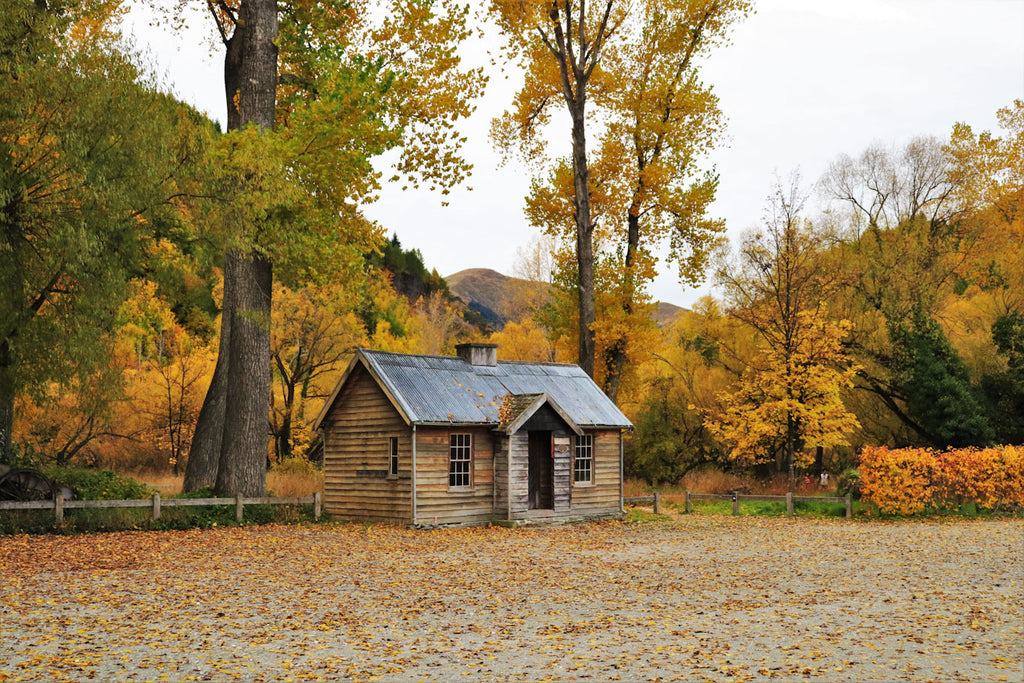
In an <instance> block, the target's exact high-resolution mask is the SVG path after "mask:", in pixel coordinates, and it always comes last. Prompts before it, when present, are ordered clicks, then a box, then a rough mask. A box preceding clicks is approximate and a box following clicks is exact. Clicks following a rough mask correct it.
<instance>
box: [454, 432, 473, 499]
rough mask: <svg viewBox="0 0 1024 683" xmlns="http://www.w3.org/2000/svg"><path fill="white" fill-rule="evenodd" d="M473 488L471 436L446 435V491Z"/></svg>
mask: <svg viewBox="0 0 1024 683" xmlns="http://www.w3.org/2000/svg"><path fill="white" fill-rule="evenodd" d="M472 488H473V435H472V434H470V433H469V432H452V433H450V434H449V435H448V490H449V491H468V490H470V489H472Z"/></svg>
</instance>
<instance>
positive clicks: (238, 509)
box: [0, 492, 322, 524]
mask: <svg viewBox="0 0 1024 683" xmlns="http://www.w3.org/2000/svg"><path fill="white" fill-rule="evenodd" d="M201 505H234V506H235V520H237V521H239V522H241V521H242V518H243V516H244V510H245V506H246V505H312V506H313V518H314V519H317V520H319V519H320V514H321V511H322V503H321V495H320V493H319V492H318V493H314V494H313V495H312V496H294V497H291V498H271V497H265V496H264V497H257V498H248V497H245V496H235V497H234V498H168V499H166V500H164V499H162V498H161V497H160V494H159V493H154V494H153V497H152V498H149V499H146V498H142V499H138V500H65V499H64V496H62V495H58V496H57V497H56V498H54V499H53V500H32V501H0V510H53V514H54V517H55V518H56V520H57V523H58V524H60V523H61V522H63V521H64V511H65V510H75V509H83V508H151V509H152V511H153V512H152V514H153V519H160V510H161V509H163V508H167V507H198V506H201Z"/></svg>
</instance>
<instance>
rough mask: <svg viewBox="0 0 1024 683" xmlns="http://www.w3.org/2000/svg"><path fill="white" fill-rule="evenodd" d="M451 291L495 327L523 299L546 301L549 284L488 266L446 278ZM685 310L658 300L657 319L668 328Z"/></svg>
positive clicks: (510, 316) (655, 313) (508, 317)
mask: <svg viewBox="0 0 1024 683" xmlns="http://www.w3.org/2000/svg"><path fill="white" fill-rule="evenodd" d="M445 281H446V282H447V283H448V290H449V291H450V292H451V293H452V294H454V295H455V296H457V297H458V298H460V299H462V300H463V301H464V302H466V305H467V306H469V308H470V309H471V310H474V311H476V312H478V313H479V314H480V315H482V316H483V317H484V318H486V319H487V321H488V322H490V323H491V324H492V325H494V326H495V327H496V328H499V329H500V328H501V327H502V326H504V324H505V323H507V322H508V321H509V320H512V319H514V318H516V317H517V315H516V311H515V309H516V306H517V305H518V306H522V305H523V304H522V302H523V301H539V300H543V299H544V298H545V297H546V294H547V288H548V287H549V285H546V284H544V283H543V282H533V281H531V280H523V279H522V278H517V277H509V276H508V275H502V274H501V273H499V272H497V271H495V270H491V269H489V268H467V269H466V270H460V271H459V272H457V273H453V274H451V275H449V276H447V277H446V278H445ZM684 310H686V309H684V308H680V307H679V306H676V305H674V304H670V303H666V302H664V301H659V302H658V308H657V310H656V311H655V312H654V319H655V320H656V321H657V323H658V326H659V327H666V326H668V325H670V324H671V323H672V321H673V320H675V318H676V316H678V315H679V313H680V312H682V311H684Z"/></svg>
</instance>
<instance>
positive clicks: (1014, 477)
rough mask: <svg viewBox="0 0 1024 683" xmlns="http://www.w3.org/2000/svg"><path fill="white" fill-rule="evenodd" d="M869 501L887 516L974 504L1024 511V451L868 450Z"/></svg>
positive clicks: (865, 479) (863, 477) (864, 485)
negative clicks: (1023, 508) (1021, 509)
mask: <svg viewBox="0 0 1024 683" xmlns="http://www.w3.org/2000/svg"><path fill="white" fill-rule="evenodd" d="M860 482H861V491H862V494H863V496H864V500H865V501H868V502H870V503H872V504H874V505H876V506H877V507H878V509H879V510H880V511H882V512H885V513H890V514H901V515H913V514H917V513H920V512H924V511H925V510H926V509H936V508H940V507H950V506H952V507H956V506H959V505H962V504H963V503H968V502H970V503H975V504H977V505H978V506H979V507H983V508H988V509H995V508H999V507H1001V506H1004V505H1009V506H1015V507H1018V508H1019V507H1021V506H1024V448H1021V447H1019V446H1003V447H1000V448H977V449H975V448H965V449H959V450H949V451H933V450H931V449H928V448H901V449H892V450H891V449H889V448H886V447H884V446H882V447H874V446H869V447H867V448H865V449H864V450H863V451H862V452H861V455H860Z"/></svg>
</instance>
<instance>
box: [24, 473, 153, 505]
mask: <svg viewBox="0 0 1024 683" xmlns="http://www.w3.org/2000/svg"><path fill="white" fill-rule="evenodd" d="M44 474H46V476H47V477H49V478H50V480H51V481H53V483H54V484H56V485H57V486H58V487H66V488H69V489H71V491H72V493H74V495H75V498H77V499H78V500H133V499H136V498H148V497H150V496H152V495H153V494H154V493H156V491H155V490H153V489H152V488H150V487H149V486H146V485H145V484H143V483H142V482H139V481H136V480H134V479H131V478H129V477H122V476H119V475H117V474H115V473H114V472H111V471H110V470H89V469H85V468H82V467H57V466H53V467H48V468H46V469H45V470H44Z"/></svg>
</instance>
